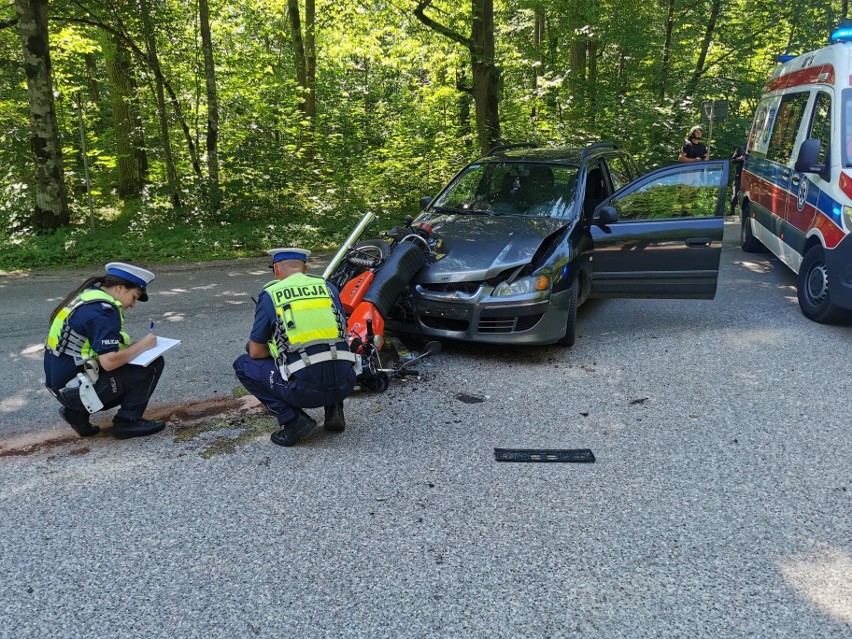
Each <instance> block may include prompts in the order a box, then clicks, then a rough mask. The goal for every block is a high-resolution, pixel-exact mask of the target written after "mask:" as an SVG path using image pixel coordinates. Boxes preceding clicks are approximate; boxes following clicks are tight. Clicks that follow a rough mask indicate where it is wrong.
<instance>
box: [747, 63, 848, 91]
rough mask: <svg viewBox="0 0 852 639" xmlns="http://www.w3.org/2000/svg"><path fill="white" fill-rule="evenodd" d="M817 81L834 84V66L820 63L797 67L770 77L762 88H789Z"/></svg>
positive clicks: (774, 89) (772, 89) (766, 89)
mask: <svg viewBox="0 0 852 639" xmlns="http://www.w3.org/2000/svg"><path fill="white" fill-rule="evenodd" d="M817 83H820V84H834V67H833V66H832V65H830V64H821V65H820V66H818V67H808V68H807V69H799V70H798V71H793V73H788V74H787V75H782V76H778V77H777V78H772V79H770V80H769V81H768V82H767V83H766V86H765V87H763V90H764V92H766V91H778V90H779V89H789V88H790V87H798V86H802V85H805V84H817Z"/></svg>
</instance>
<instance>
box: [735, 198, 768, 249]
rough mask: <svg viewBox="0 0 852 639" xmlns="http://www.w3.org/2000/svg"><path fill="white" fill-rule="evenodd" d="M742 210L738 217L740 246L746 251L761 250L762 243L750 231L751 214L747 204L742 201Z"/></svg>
mask: <svg viewBox="0 0 852 639" xmlns="http://www.w3.org/2000/svg"><path fill="white" fill-rule="evenodd" d="M742 208H743V211H742V216H741V218H740V247H742V249H743V250H744V251H745V252H746V253H761V252H763V244H761V242H760V240H759V239H757V238H756V237H755V236H754V235H752V232H751V215H750V212H749V205H748V204H747V203H745V202H743V207H742Z"/></svg>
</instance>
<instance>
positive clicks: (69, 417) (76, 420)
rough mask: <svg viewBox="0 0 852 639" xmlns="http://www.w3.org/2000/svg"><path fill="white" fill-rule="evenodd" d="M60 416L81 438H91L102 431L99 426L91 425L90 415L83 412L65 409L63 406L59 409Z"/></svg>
mask: <svg viewBox="0 0 852 639" xmlns="http://www.w3.org/2000/svg"><path fill="white" fill-rule="evenodd" d="M59 416H60V417H61V418H62V419H64V420H65V423H66V424H68V425H69V426H70V427H71V428H73V429H74V431H75V432H76V433H77V434H78V435H79V436H80V437H91V436H92V435H97V434H98V433H99V432H101V429H100V428H99V427H98V426H93V425H92V424H90V423H89V413H85V412H83V411H81V410H74V409H73V408H65V406H63V407H62V408H60V409H59Z"/></svg>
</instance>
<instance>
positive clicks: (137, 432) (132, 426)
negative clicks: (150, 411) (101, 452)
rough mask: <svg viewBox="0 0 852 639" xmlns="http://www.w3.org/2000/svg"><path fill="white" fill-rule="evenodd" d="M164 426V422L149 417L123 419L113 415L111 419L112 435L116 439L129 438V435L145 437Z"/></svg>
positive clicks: (157, 431)
mask: <svg viewBox="0 0 852 639" xmlns="http://www.w3.org/2000/svg"><path fill="white" fill-rule="evenodd" d="M165 427H166V422H162V421H159V420H157V421H154V420H150V419H142V418H139V419H125V418H124V417H114V418H113V420H112V436H113V437H115V438H116V439H130V438H131V437H145V436H146V435H153V434H154V433H159V432H160V431H161V430H163V429H164V428H165Z"/></svg>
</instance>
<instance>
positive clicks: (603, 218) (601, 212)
mask: <svg viewBox="0 0 852 639" xmlns="http://www.w3.org/2000/svg"><path fill="white" fill-rule="evenodd" d="M616 222H618V211H616V210H615V207H614V206H602V207H600V208H599V209H597V210H596V211H595V212H594V213H593V214H592V224H596V225H597V226H607V225H608V224H615V223H616Z"/></svg>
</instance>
